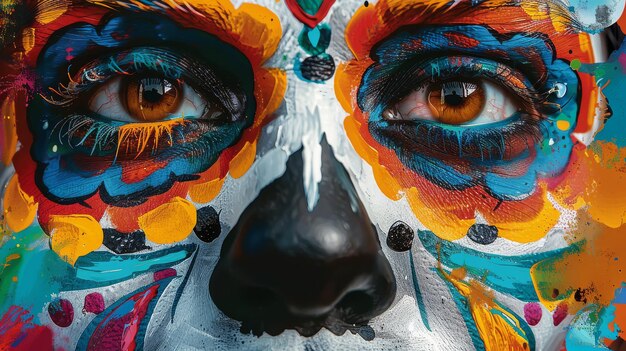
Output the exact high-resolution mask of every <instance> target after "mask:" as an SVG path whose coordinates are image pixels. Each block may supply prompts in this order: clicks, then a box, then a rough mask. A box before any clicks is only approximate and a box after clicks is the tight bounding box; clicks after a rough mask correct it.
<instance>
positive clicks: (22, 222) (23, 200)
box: [4, 175, 37, 232]
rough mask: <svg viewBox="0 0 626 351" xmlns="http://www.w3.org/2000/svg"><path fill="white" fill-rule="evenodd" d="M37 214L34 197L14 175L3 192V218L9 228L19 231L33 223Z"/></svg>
mask: <svg viewBox="0 0 626 351" xmlns="http://www.w3.org/2000/svg"><path fill="white" fill-rule="evenodd" d="M36 214H37V203H36V202H35V198H34V197H32V196H29V195H28V194H26V193H25V192H24V191H23V190H22V189H21V188H20V184H19V182H18V180H17V175H14V176H13V177H12V178H11V180H10V181H9V184H8V185H7V188H6V191H5V193H4V219H5V220H6V223H7V225H8V226H9V228H10V229H11V230H12V231H14V232H20V231H22V230H24V229H26V228H28V226H30V225H31V223H33V221H34V220H35V215H36Z"/></svg>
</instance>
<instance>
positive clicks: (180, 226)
mask: <svg viewBox="0 0 626 351" xmlns="http://www.w3.org/2000/svg"><path fill="white" fill-rule="evenodd" d="M196 216H197V214H196V208H195V207H194V205H193V204H192V203H191V202H189V201H187V200H185V199H183V198H180V197H175V198H173V199H172V200H170V201H169V202H167V203H164V204H163V205H161V206H159V207H157V208H155V209H153V210H152V211H150V212H148V213H146V214H143V215H141V216H140V217H139V218H138V222H139V228H141V230H143V231H144V233H145V234H146V238H148V240H150V241H152V242H153V243H156V244H171V243H175V242H178V241H181V240H184V239H185V238H187V237H188V236H189V234H191V232H192V231H193V227H195V226H196V220H197V217H196Z"/></svg>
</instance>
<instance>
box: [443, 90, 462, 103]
mask: <svg viewBox="0 0 626 351" xmlns="http://www.w3.org/2000/svg"><path fill="white" fill-rule="evenodd" d="M444 101H445V104H446V105H450V106H459V105H461V104H463V98H462V97H461V96H459V95H458V94H457V93H456V90H453V91H452V92H451V93H448V94H445V95H444Z"/></svg>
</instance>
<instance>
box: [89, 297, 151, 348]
mask: <svg viewBox="0 0 626 351" xmlns="http://www.w3.org/2000/svg"><path fill="white" fill-rule="evenodd" d="M158 290H159V285H154V286H151V287H150V288H148V289H147V290H145V291H142V292H140V293H137V294H135V295H133V296H132V297H130V298H129V299H128V300H126V301H124V303H122V304H121V305H119V306H117V307H116V308H115V309H113V310H112V311H111V312H109V314H108V315H107V316H106V317H105V318H104V319H103V320H102V322H100V324H98V326H97V327H96V330H94V332H93V334H92V335H91V337H90V338H89V344H88V347H87V349H88V350H90V351H114V350H124V351H133V350H135V347H136V345H137V344H136V343H135V338H136V337H137V334H138V333H139V326H140V325H141V322H142V320H143V318H144V317H145V316H146V314H147V312H148V306H149V304H150V302H151V301H152V299H154V297H155V296H156V295H157V291H158Z"/></svg>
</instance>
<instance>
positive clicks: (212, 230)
mask: <svg viewBox="0 0 626 351" xmlns="http://www.w3.org/2000/svg"><path fill="white" fill-rule="evenodd" d="M193 230H194V232H195V233H196V236H197V237H198V239H200V240H202V241H204V242H206V243H210V242H211V241H213V240H215V239H217V237H218V236H220V233H221V232H222V225H221V224H220V214H219V213H217V211H215V209H214V208H213V207H211V206H206V207H203V208H201V209H199V210H198V222H196V226H195V227H194V228H193Z"/></svg>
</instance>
